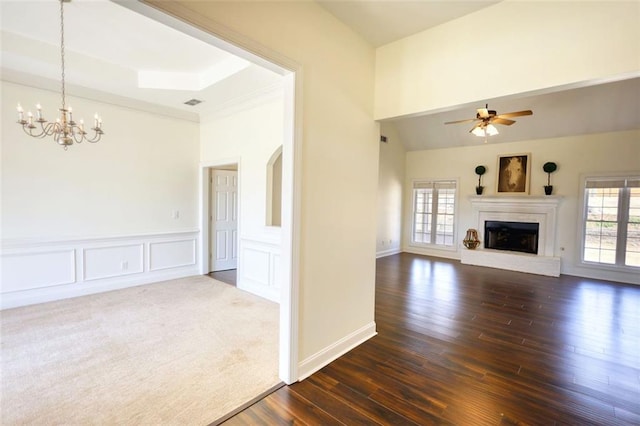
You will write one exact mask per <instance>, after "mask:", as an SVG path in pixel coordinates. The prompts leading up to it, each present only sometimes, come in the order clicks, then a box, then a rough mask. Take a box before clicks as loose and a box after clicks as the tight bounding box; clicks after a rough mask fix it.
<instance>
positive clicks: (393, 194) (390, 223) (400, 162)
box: [376, 123, 406, 256]
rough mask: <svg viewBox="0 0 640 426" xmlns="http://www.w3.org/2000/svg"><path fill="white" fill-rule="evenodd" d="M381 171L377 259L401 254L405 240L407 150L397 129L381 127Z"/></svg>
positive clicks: (383, 125) (387, 125)
mask: <svg viewBox="0 0 640 426" xmlns="http://www.w3.org/2000/svg"><path fill="white" fill-rule="evenodd" d="M380 133H381V134H382V135H384V136H386V137H387V142H386V143H382V142H380V164H379V168H378V233H377V235H378V236H377V240H376V253H378V256H381V255H385V254H391V253H396V252H399V251H400V249H401V244H400V243H401V239H402V188H403V185H404V163H405V155H406V152H405V149H404V146H403V145H402V141H401V140H400V138H399V137H398V134H397V133H396V131H395V127H394V126H393V125H390V124H385V123H382V124H381V126H380Z"/></svg>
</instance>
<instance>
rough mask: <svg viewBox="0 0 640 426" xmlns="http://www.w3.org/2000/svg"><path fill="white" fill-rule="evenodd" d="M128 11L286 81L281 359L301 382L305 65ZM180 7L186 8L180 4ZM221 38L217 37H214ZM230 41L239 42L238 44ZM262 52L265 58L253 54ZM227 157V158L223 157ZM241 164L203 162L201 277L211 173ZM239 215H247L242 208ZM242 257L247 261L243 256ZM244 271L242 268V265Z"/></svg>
mask: <svg viewBox="0 0 640 426" xmlns="http://www.w3.org/2000/svg"><path fill="white" fill-rule="evenodd" d="M116 2H117V3H119V4H121V5H122V6H124V7H126V8H129V9H131V10H134V11H135V12H138V13H141V14H143V15H145V16H147V17H149V18H151V19H154V20H156V21H158V22H160V23H163V24H165V25H167V26H169V27H171V28H174V29H176V30H178V31H180V32H182V33H185V34H188V35H190V36H192V37H195V38H197V39H199V40H201V41H204V42H206V43H209V44H212V45H214V46H217V47H219V48H221V49H224V50H226V51H227V52H230V53H233V54H235V55H237V56H239V57H241V58H244V59H246V60H248V61H250V62H252V63H254V64H256V65H259V66H262V67H264V68H266V69H269V70H271V71H273V72H276V73H278V74H279V75H281V76H282V80H283V90H284V122H283V129H284V135H283V138H282V139H283V140H282V145H283V152H282V165H283V171H282V225H281V230H282V238H281V243H282V251H281V259H280V265H281V270H282V287H281V294H280V321H279V324H280V325H279V327H280V356H279V371H280V378H281V379H282V381H283V382H285V383H287V384H291V383H293V382H295V381H297V380H298V378H299V376H298V311H299V306H298V304H299V301H298V294H299V289H298V286H299V282H298V276H299V264H300V256H299V252H300V250H299V247H300V215H301V205H300V199H301V192H302V191H301V186H300V182H301V167H300V166H301V163H302V156H301V151H300V149H299V148H300V143H301V140H302V124H301V120H300V117H301V116H302V110H301V108H302V86H303V85H302V79H301V70H302V67H301V65H300V64H298V63H296V62H294V61H291V60H290V59H288V58H286V57H284V56H282V55H281V54H280V53H279V52H275V51H270V50H269V49H267V48H265V47H264V46H262V45H261V44H259V43H257V42H255V41H253V40H250V39H247V38H246V37H240V36H239V35H238V34H236V33H234V32H233V31H231V30H229V29H227V28H224V27H223V26H220V25H217V24H216V23H214V22H207V28H208V30H207V31H203V30H201V29H199V28H197V27H196V26H194V25H191V24H189V23H187V22H185V21H182V20H180V19H176V18H175V17H173V16H171V15H169V14H168V13H166V12H164V11H161V10H158V9H156V8H154V7H153V6H150V5H148V4H145V3H143V2H124V1H120V0H116ZM175 6H176V7H178V8H181V7H182V6H180V5H179V4H178V3H175ZM214 34H215V35H214ZM226 40H234V41H235V43H236V44H232V43H231V42H228V41H226ZM251 52H260V55H257V54H254V53H251ZM222 155H224V154H222ZM228 164H238V166H239V169H240V168H241V164H240V158H239V157H234V158H226V160H220V161H214V162H211V161H207V162H201V163H200V168H199V174H200V179H199V182H200V188H199V194H200V196H199V199H200V206H199V211H200V221H199V222H200V244H199V250H198V252H199V255H200V256H199V259H198V263H199V265H200V272H201V273H202V274H207V273H208V272H209V244H206V243H205V239H206V238H208V235H209V203H210V200H209V198H210V185H209V169H210V168H212V167H213V168H215V167H216V166H224V165H228ZM238 208H239V211H240V210H241V209H242V207H241V206H239V207H238ZM240 257H242V256H241V255H240ZM238 266H239V268H240V270H241V269H242V265H241V264H239V265H238Z"/></svg>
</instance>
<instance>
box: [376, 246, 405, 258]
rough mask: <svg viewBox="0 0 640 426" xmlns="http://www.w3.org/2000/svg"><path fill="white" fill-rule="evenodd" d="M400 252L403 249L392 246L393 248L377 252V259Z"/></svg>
mask: <svg viewBox="0 0 640 426" xmlns="http://www.w3.org/2000/svg"><path fill="white" fill-rule="evenodd" d="M398 253H402V249H400V248H399V247H397V248H392V249H387V250H382V251H379V252H377V253H376V259H380V258H381V257H387V256H392V255H394V254H398Z"/></svg>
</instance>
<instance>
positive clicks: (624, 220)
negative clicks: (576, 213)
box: [576, 172, 640, 273]
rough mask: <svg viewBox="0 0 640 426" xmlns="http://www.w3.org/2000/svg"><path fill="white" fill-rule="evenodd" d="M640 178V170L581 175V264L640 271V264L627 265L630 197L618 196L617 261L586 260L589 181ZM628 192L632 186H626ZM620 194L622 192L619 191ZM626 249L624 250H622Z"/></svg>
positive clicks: (594, 267) (623, 270) (612, 269)
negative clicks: (611, 262)
mask: <svg viewBox="0 0 640 426" xmlns="http://www.w3.org/2000/svg"><path fill="white" fill-rule="evenodd" d="M639 179H640V172H631V173H604V174H588V175H582V176H581V177H580V197H579V198H580V199H579V202H580V204H579V208H580V209H581V215H580V221H579V222H578V232H577V235H578V242H577V245H578V246H577V250H576V251H577V256H578V263H579V264H580V265H581V266H584V267H587V268H593V269H600V270H608V271H618V272H631V273H638V272H640V266H630V265H625V264H624V262H625V253H626V239H627V226H628V223H629V202H630V196H629V197H620V196H618V205H617V209H618V212H617V218H616V224H617V225H618V232H617V234H616V255H615V263H613V264H610V263H600V262H594V261H589V260H585V258H584V257H585V256H584V255H585V253H584V252H585V240H586V237H587V234H586V223H587V217H588V206H587V200H588V198H587V189H588V187H587V183H588V182H589V181H601V182H605V181H608V180H609V181H620V180H625V181H629V180H632V181H637V180H639ZM625 188H626V189H627V192H630V191H628V190H629V188H630V187H628V186H626V187H625ZM619 194H620V192H619ZM620 249H624V250H620Z"/></svg>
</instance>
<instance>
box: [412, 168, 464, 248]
mask: <svg viewBox="0 0 640 426" xmlns="http://www.w3.org/2000/svg"><path fill="white" fill-rule="evenodd" d="M455 207H456V182H455V181H450V180H446V181H444V180H443V181H420V182H414V184H413V233H412V237H411V241H412V242H413V243H415V244H425V245H426V244H429V245H438V246H445V247H453V243H454V240H455V235H454V223H455Z"/></svg>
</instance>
